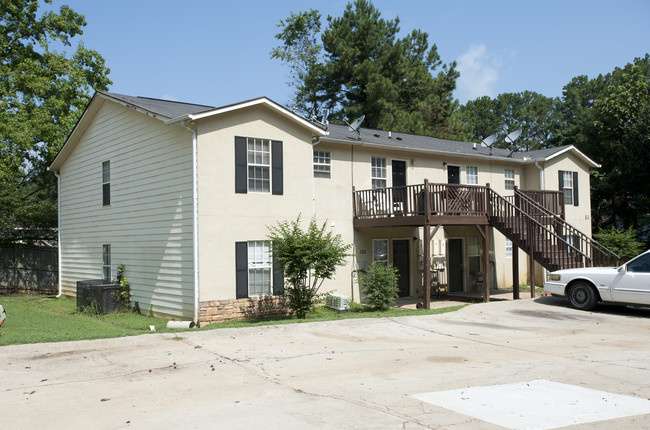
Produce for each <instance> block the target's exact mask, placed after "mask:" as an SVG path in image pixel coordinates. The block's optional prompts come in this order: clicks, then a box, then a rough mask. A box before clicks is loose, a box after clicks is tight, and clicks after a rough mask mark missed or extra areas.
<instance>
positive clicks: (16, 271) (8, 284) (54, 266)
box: [0, 245, 59, 294]
mask: <svg viewBox="0 0 650 430" xmlns="http://www.w3.org/2000/svg"><path fill="white" fill-rule="evenodd" d="M58 286H59V255H58V248H56V247H46V246H29V245H0V291H2V292H5V293H46V294H50V293H56V292H58Z"/></svg>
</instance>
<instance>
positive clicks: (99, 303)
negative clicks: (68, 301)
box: [77, 279, 121, 314]
mask: <svg viewBox="0 0 650 430" xmlns="http://www.w3.org/2000/svg"><path fill="white" fill-rule="evenodd" d="M119 290H120V284H114V283H112V282H111V281H106V280H104V279H89V280H86V281H77V308H79V310H84V309H85V308H86V307H88V306H93V307H95V308H96V309H97V312H98V313H100V314H104V313H107V312H113V311H119V310H121V306H120V304H119V303H118V302H117V300H115V294H116V293H117V292H118V291H119Z"/></svg>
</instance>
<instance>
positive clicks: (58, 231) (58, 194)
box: [54, 170, 63, 299]
mask: <svg viewBox="0 0 650 430" xmlns="http://www.w3.org/2000/svg"><path fill="white" fill-rule="evenodd" d="M54 175H55V176H56V203H57V218H58V219H57V226H58V228H57V229H56V235H57V239H56V241H57V245H58V246H57V252H58V258H59V261H58V266H59V294H57V295H56V298H57V299H58V298H59V297H61V296H62V295H63V281H62V279H61V278H62V277H61V175H60V174H59V172H57V171H56V170H55V171H54Z"/></svg>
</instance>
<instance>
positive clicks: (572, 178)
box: [559, 170, 578, 206]
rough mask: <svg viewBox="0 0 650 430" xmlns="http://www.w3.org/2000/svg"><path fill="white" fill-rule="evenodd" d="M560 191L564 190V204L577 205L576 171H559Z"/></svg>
mask: <svg viewBox="0 0 650 430" xmlns="http://www.w3.org/2000/svg"><path fill="white" fill-rule="evenodd" d="M559 183H560V187H559V188H560V191H564V204H565V205H574V206H578V172H566V171H564V170H560V171H559Z"/></svg>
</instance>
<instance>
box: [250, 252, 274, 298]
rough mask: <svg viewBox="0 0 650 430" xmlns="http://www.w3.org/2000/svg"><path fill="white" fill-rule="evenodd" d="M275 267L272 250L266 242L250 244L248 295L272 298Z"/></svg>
mask: <svg viewBox="0 0 650 430" xmlns="http://www.w3.org/2000/svg"><path fill="white" fill-rule="evenodd" d="M272 270H273V265H272V259H271V250H270V249H269V246H268V245H267V243H266V242H264V241H252V242H248V295H249V296H270V295H271V294H272V293H273V291H272V289H271V275H272Z"/></svg>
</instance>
